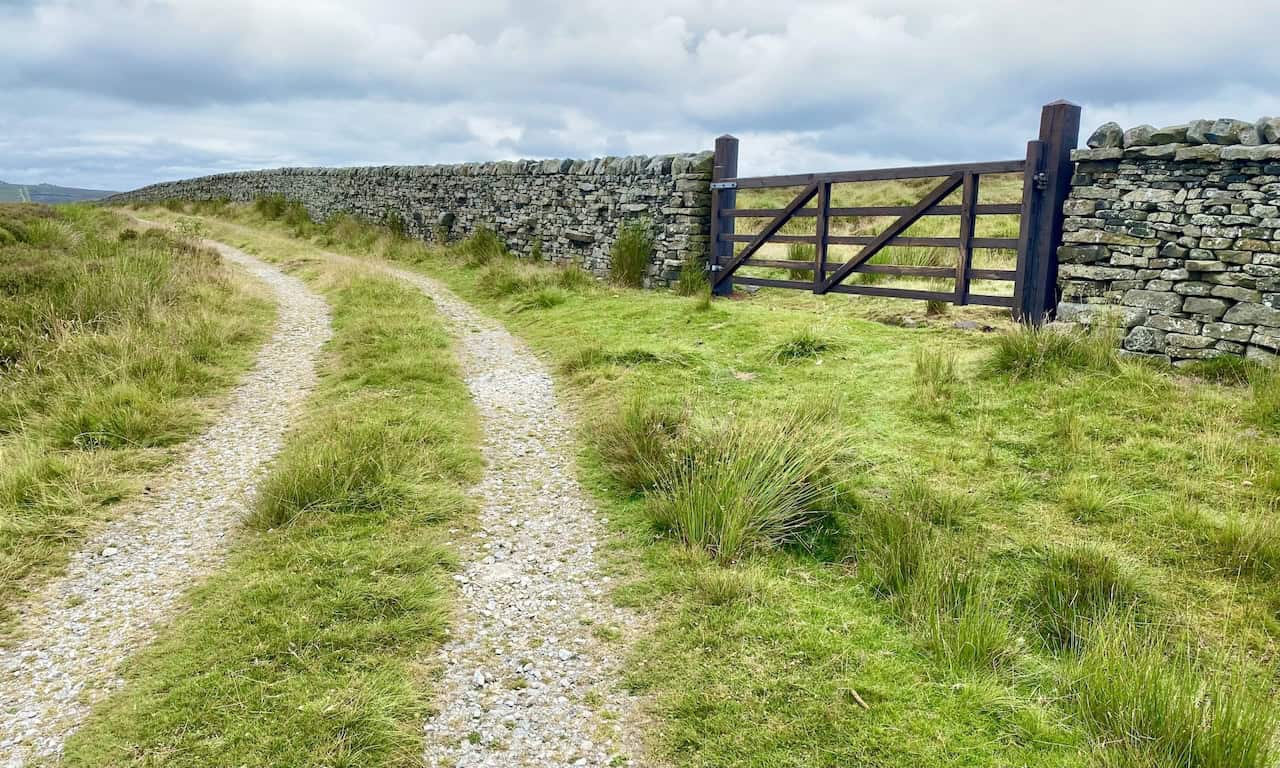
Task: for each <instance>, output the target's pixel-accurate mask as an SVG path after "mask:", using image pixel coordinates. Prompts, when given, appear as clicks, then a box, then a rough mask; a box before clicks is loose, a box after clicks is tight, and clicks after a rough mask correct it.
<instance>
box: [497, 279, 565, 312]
mask: <svg viewBox="0 0 1280 768" xmlns="http://www.w3.org/2000/svg"><path fill="white" fill-rule="evenodd" d="M568 298H569V294H568V293H566V292H565V290H564V289H563V288H560V287H558V286H554V285H546V286H542V287H541V288H537V289H535V290H532V291H529V292H528V293H525V294H522V295H521V296H520V297H519V298H518V299H516V301H515V302H514V303H513V304H512V305H511V311H512V312H527V311H529V310H531V309H551V308H552V307H558V306H560V305H561V304H563V303H565V301H566V300H568Z"/></svg>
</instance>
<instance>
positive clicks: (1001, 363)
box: [987, 325, 1119, 379]
mask: <svg viewBox="0 0 1280 768" xmlns="http://www.w3.org/2000/svg"><path fill="white" fill-rule="evenodd" d="M1118 341H1119V337H1118V334H1116V333H1115V332H1114V331H1112V330H1110V329H1108V328H1105V327H1101V326H1099V327H1097V328H1092V329H1090V330H1088V331H1058V330H1052V329H1049V328H1036V327H1032V326H1025V325H1024V326H1020V327H1019V328H1018V329H1017V330H1013V331H1009V332H1008V333H1004V334H1001V335H1000V336H998V337H997V338H996V342H995V351H994V352H993V353H992V355H991V358H990V359H989V360H988V361H987V368H988V369H989V370H991V371H993V372H995V373H1001V374H1005V375H1007V376H1010V377H1011V378H1015V379H1018V378H1029V377H1033V376H1040V375H1047V374H1049V373H1051V372H1053V371H1059V370H1069V369H1080V370H1094V371H1114V370H1116V369H1117V368H1119V357H1118V355H1117V354H1116V347H1117V346H1118Z"/></svg>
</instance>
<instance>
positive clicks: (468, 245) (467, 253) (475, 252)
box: [454, 227, 511, 267]
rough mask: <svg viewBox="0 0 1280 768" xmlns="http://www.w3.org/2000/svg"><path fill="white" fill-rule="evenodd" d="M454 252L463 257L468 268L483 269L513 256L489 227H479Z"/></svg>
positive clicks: (455, 247)
mask: <svg viewBox="0 0 1280 768" xmlns="http://www.w3.org/2000/svg"><path fill="white" fill-rule="evenodd" d="M454 250H455V251H456V252H457V253H459V254H461V255H462V257H463V259H464V260H465V262H466V265H467V266H468V267H483V266H484V265H486V264H488V263H490V262H491V261H494V260H497V259H506V258H508V257H509V256H510V255H511V253H510V251H508V250H507V246H506V244H504V243H503V242H502V239H501V238H499V237H498V235H497V233H496V232H494V231H493V230H492V229H489V228H488V227H477V228H476V230H475V232H473V233H472V235H471V236H470V237H468V238H467V239H466V240H463V241H462V242H461V243H459V244H458V245H456V246H454Z"/></svg>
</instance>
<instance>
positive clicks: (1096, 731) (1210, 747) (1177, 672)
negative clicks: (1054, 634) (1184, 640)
mask: <svg viewBox="0 0 1280 768" xmlns="http://www.w3.org/2000/svg"><path fill="white" fill-rule="evenodd" d="M1167 646H1168V643H1167V642H1166V641H1165V640H1164V639H1163V638H1160V637H1158V636H1157V637H1152V636H1150V635H1144V634H1140V633H1139V632H1138V631H1137V630H1136V629H1134V628H1133V627H1132V625H1130V624H1129V623H1128V622H1126V621H1118V622H1109V623H1104V624H1101V625H1099V626H1098V627H1097V628H1096V629H1095V631H1094V632H1093V633H1092V634H1091V636H1090V637H1089V639H1088V642H1087V643H1086V644H1085V651H1084V653H1083V654H1082V655H1081V657H1080V660H1079V663H1078V665H1077V666H1076V668H1075V669H1074V670H1073V677H1072V680H1071V682H1070V691H1071V696H1072V702H1073V704H1074V707H1075V710H1076V713H1077V716H1078V717H1080V719H1081V720H1082V721H1083V722H1084V723H1085V725H1086V727H1087V728H1088V730H1089V732H1090V733H1091V734H1092V736H1093V737H1094V739H1095V740H1096V742H1097V746H1098V749H1099V750H1100V751H1101V752H1102V753H1103V754H1104V755H1105V759H1104V760H1105V762H1106V764H1108V765H1120V766H1134V767H1135V768H1136V766H1145V765H1176V766H1188V767H1189V768H1264V767H1265V766H1270V765H1271V764H1272V758H1273V756H1274V753H1275V746H1274V739H1275V728H1276V723H1277V719H1278V718H1277V714H1278V713H1277V710H1276V705H1275V703H1274V702H1273V701H1271V700H1270V699H1269V698H1268V697H1267V695H1266V687H1265V686H1261V685H1258V684H1257V680H1256V678H1255V679H1253V680H1250V679H1248V678H1246V677H1245V676H1244V675H1239V676H1231V675H1227V676H1223V675H1219V674H1213V673H1210V672H1207V671H1206V670H1205V669H1204V668H1203V667H1202V666H1201V665H1200V664H1199V663H1197V661H1196V660H1195V659H1194V658H1193V657H1192V656H1191V655H1190V653H1189V652H1188V651H1185V650H1184V651H1180V652H1179V651H1170V650H1169V649H1168V647H1167Z"/></svg>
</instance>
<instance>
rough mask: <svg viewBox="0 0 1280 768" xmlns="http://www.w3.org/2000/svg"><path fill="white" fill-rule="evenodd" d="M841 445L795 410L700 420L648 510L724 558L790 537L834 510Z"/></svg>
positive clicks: (666, 469) (659, 477)
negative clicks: (763, 418)
mask: <svg viewBox="0 0 1280 768" xmlns="http://www.w3.org/2000/svg"><path fill="white" fill-rule="evenodd" d="M837 447H838V446H837V443H836V440H835V439H834V435H832V434H824V433H822V432H819V431H817V430H815V429H813V428H812V427H811V426H810V424H809V423H808V422H806V421H804V420H802V419H800V418H798V417H796V416H794V415H792V416H785V417H782V418H781V419H779V420H778V421H776V422H770V423H752V422H748V421H743V420H739V419H734V420H727V421H716V422H708V423H704V424H695V425H693V426H691V427H690V428H689V429H688V430H687V432H686V433H685V434H684V435H682V437H681V439H680V440H679V441H678V442H677V443H676V445H675V449H676V451H675V456H674V460H668V461H667V462H666V463H664V464H662V465H660V468H659V470H658V472H657V473H656V474H655V481H654V495H653V496H652V498H651V499H650V504H649V510H650V514H651V516H652V518H653V520H654V522H655V523H657V524H658V526H659V527H661V528H663V529H664V530H666V531H668V532H670V533H671V535H672V536H674V537H675V538H676V539H678V540H679V541H681V542H683V543H684V544H686V545H688V546H691V547H697V548H699V549H702V550H704V551H706V552H707V553H709V554H710V555H712V556H713V557H715V558H716V559H718V560H720V561H721V562H724V561H729V560H733V559H735V558H736V557H738V556H740V555H742V554H744V553H746V552H748V551H751V550H758V549H765V548H770V547H775V546H779V545H782V544H786V543H789V542H792V541H794V540H795V539H796V538H797V537H798V536H800V535H801V534H802V532H803V531H804V530H805V529H806V528H807V527H809V526H810V525H811V524H813V523H815V522H817V521H818V520H820V519H822V518H824V517H827V516H828V515H829V514H830V508H829V506H828V507H826V508H824V505H829V504H830V503H831V502H832V498H833V492H834V485H833V483H832V481H831V478H830V476H829V473H828V469H829V467H830V465H831V463H832V460H833V457H834V456H835V455H836V453H837Z"/></svg>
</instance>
